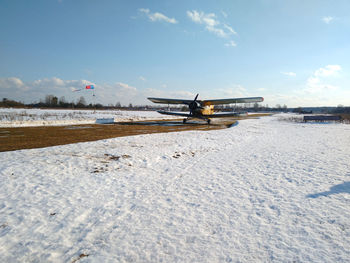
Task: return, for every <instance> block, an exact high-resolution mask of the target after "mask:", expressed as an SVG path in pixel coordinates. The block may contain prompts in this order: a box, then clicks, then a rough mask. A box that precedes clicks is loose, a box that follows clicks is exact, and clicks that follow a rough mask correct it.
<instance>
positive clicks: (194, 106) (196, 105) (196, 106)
mask: <svg viewBox="0 0 350 263" xmlns="http://www.w3.org/2000/svg"><path fill="white" fill-rule="evenodd" d="M198 95H199V94H197V95H196V97H195V98H194V100H193V101H191V102H190V103H189V104H188V107H189V108H190V115H193V112H194V111H195V110H196V109H203V107H202V106H201V105H200V103H199V102H198V101H197V98H198Z"/></svg>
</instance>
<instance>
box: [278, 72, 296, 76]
mask: <svg viewBox="0 0 350 263" xmlns="http://www.w3.org/2000/svg"><path fill="white" fill-rule="evenodd" d="M281 74H283V75H286V76H289V77H296V75H297V74H296V73H295V72H281Z"/></svg>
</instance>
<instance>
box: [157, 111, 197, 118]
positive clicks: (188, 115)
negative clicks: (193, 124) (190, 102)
mask: <svg viewBox="0 0 350 263" xmlns="http://www.w3.org/2000/svg"><path fill="white" fill-rule="evenodd" d="M157 112H158V113H160V114H164V115H175V116H182V117H190V116H192V115H190V114H188V113H181V112H172V111H164V110H159V111H157Z"/></svg>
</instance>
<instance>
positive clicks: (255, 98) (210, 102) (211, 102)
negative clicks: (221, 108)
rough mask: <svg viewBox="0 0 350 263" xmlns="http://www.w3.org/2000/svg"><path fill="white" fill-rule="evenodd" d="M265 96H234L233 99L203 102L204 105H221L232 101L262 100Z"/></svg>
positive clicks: (250, 101)
mask: <svg viewBox="0 0 350 263" xmlns="http://www.w3.org/2000/svg"><path fill="white" fill-rule="evenodd" d="M262 101H264V98H263V97H249V98H232V99H219V100H202V101H201V104H202V105H204V106H208V105H220V104H231V103H252V102H262Z"/></svg>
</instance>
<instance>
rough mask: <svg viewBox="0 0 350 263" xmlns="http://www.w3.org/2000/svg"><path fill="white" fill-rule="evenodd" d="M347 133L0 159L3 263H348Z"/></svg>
mask: <svg viewBox="0 0 350 263" xmlns="http://www.w3.org/2000/svg"><path fill="white" fill-rule="evenodd" d="M349 154H350V126H349V125H345V124H311V123H308V124H303V123H295V122H287V121H280V120H279V116H272V117H264V118H261V119H258V120H255V119H254V120H253V119H252V120H243V121H240V122H239V125H237V126H235V127H233V128H230V129H225V130H216V131H209V132H199V131H191V132H181V133H168V134H152V135H141V136H134V137H122V138H115V139H109V140H102V141H97V142H87V143H78V144H71V145H65V146H56V147H50V148H43V149H32V150H21V151H14V152H3V153H0V158H1V160H2V161H1V163H0V262H75V261H78V262H119V261H120V262H348V261H349V259H350V209H349V205H350V164H349Z"/></svg>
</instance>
